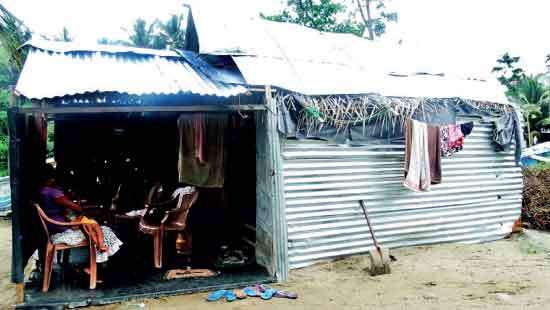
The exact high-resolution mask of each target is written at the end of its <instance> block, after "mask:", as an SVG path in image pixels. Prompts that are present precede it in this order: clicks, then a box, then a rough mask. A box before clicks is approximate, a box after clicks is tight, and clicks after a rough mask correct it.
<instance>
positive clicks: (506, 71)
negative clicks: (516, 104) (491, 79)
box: [492, 53, 525, 96]
mask: <svg viewBox="0 0 550 310" xmlns="http://www.w3.org/2000/svg"><path fill="white" fill-rule="evenodd" d="M519 60H520V58H519V57H516V56H510V54H508V53H505V54H504V55H502V57H500V58H499V59H497V65H496V66H495V67H493V70H492V72H493V73H495V74H497V80H498V81H499V82H500V83H501V84H502V85H504V86H505V87H506V88H507V89H508V92H509V93H508V95H512V96H513V92H514V88H515V87H516V85H517V84H518V83H519V82H520V81H521V80H523V79H524V78H525V72H524V71H523V69H522V68H519V67H518V62H519ZM510 92H512V93H510Z"/></svg>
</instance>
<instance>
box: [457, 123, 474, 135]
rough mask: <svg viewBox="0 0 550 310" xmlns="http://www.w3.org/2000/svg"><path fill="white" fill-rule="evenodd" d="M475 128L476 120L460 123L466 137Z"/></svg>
mask: <svg viewBox="0 0 550 310" xmlns="http://www.w3.org/2000/svg"><path fill="white" fill-rule="evenodd" d="M472 130H474V122H467V123H462V124H460V131H462V133H463V134H464V137H467V136H469V135H470V134H471V133H472Z"/></svg>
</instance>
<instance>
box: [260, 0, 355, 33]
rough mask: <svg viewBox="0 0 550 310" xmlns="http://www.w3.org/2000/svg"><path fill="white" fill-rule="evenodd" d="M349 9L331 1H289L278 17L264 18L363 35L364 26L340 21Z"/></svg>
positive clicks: (346, 20) (351, 21)
mask: <svg viewBox="0 0 550 310" xmlns="http://www.w3.org/2000/svg"><path fill="white" fill-rule="evenodd" d="M346 11H347V7H346V6H345V5H344V4H341V3H336V2H335V1H331V0H320V1H319V2H314V1H312V0H288V1H287V7H286V8H284V9H283V10H282V12H281V13H279V14H277V15H271V16H265V15H263V14H262V15H261V16H262V17H263V18H265V19H268V20H272V21H278V22H288V23H294V24H300V25H304V26H306V27H310V28H314V29H317V30H320V31H328V32H346V33H353V34H356V35H359V36H360V35H362V34H363V30H364V29H365V26H364V25H361V24H360V23H357V22H355V21H353V20H352V19H350V18H346V19H343V20H340V19H339V18H338V17H339V16H340V15H342V14H345V13H346Z"/></svg>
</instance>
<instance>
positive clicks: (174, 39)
mask: <svg viewBox="0 0 550 310" xmlns="http://www.w3.org/2000/svg"><path fill="white" fill-rule="evenodd" d="M159 26H160V30H161V33H160V34H161V36H162V37H164V39H165V41H166V43H167V44H168V46H170V48H172V49H183V48H184V44H185V27H184V26H183V15H176V14H173V15H172V16H170V18H169V19H168V20H167V21H166V23H161V24H160V25H159Z"/></svg>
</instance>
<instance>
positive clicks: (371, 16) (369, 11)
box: [353, 0, 398, 40]
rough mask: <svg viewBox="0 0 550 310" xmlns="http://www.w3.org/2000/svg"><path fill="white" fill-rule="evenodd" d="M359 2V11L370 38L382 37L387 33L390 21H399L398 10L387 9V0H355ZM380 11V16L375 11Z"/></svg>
mask: <svg viewBox="0 0 550 310" xmlns="http://www.w3.org/2000/svg"><path fill="white" fill-rule="evenodd" d="M353 1H354V2H356V3H357V11H358V12H359V15H360V16H361V19H362V21H363V24H364V25H365V27H366V29H367V30H368V39H369V40H374V37H375V36H376V37H380V36H382V35H383V34H384V33H386V24H387V23H388V22H397V20H398V14H397V12H389V11H387V10H386V0H353ZM376 12H378V17H375V13H376Z"/></svg>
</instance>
